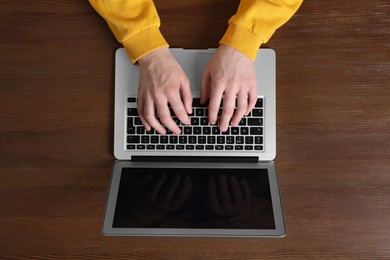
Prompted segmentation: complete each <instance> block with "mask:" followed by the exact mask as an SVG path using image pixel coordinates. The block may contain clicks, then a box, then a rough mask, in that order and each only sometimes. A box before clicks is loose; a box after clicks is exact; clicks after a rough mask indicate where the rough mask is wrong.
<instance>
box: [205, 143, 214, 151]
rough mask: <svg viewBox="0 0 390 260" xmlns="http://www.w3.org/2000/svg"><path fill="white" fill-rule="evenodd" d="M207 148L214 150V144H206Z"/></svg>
mask: <svg viewBox="0 0 390 260" xmlns="http://www.w3.org/2000/svg"><path fill="white" fill-rule="evenodd" d="M206 150H214V145H210V144H208V145H206Z"/></svg>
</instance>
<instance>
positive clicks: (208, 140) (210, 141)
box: [207, 135, 215, 144]
mask: <svg viewBox="0 0 390 260" xmlns="http://www.w3.org/2000/svg"><path fill="white" fill-rule="evenodd" d="M207 143H208V144H215V136H212V135H210V136H207Z"/></svg>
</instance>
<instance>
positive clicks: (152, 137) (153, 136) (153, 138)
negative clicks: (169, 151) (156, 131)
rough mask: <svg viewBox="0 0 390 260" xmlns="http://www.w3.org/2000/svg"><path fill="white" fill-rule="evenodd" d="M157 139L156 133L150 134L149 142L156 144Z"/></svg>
mask: <svg viewBox="0 0 390 260" xmlns="http://www.w3.org/2000/svg"><path fill="white" fill-rule="evenodd" d="M158 139H159V137H158V135H152V136H151V137H150V142H151V143H152V144H158Z"/></svg>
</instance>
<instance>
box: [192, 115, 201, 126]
mask: <svg viewBox="0 0 390 260" xmlns="http://www.w3.org/2000/svg"><path fill="white" fill-rule="evenodd" d="M191 125H199V118H197V117H191Z"/></svg>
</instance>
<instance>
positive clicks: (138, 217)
mask: <svg viewBox="0 0 390 260" xmlns="http://www.w3.org/2000/svg"><path fill="white" fill-rule="evenodd" d="M112 227H113V228H169V229H172V228H173V229H175V228H191V229H194V228H195V229H197V228H199V229H204V228H206V229H226V228H228V229H268V230H269V229H271V230H272V229H275V220H274V215H273V208H272V200H271V192H270V183H269V178H268V170H267V169H235V168H229V169H226V168H225V169H218V168H213V169H206V168H196V169H195V168H133V167H132V168H122V173H121V178H120V184H119V190H118V195H117V203H116V206H115V213H114V218H113V226H112Z"/></svg>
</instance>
